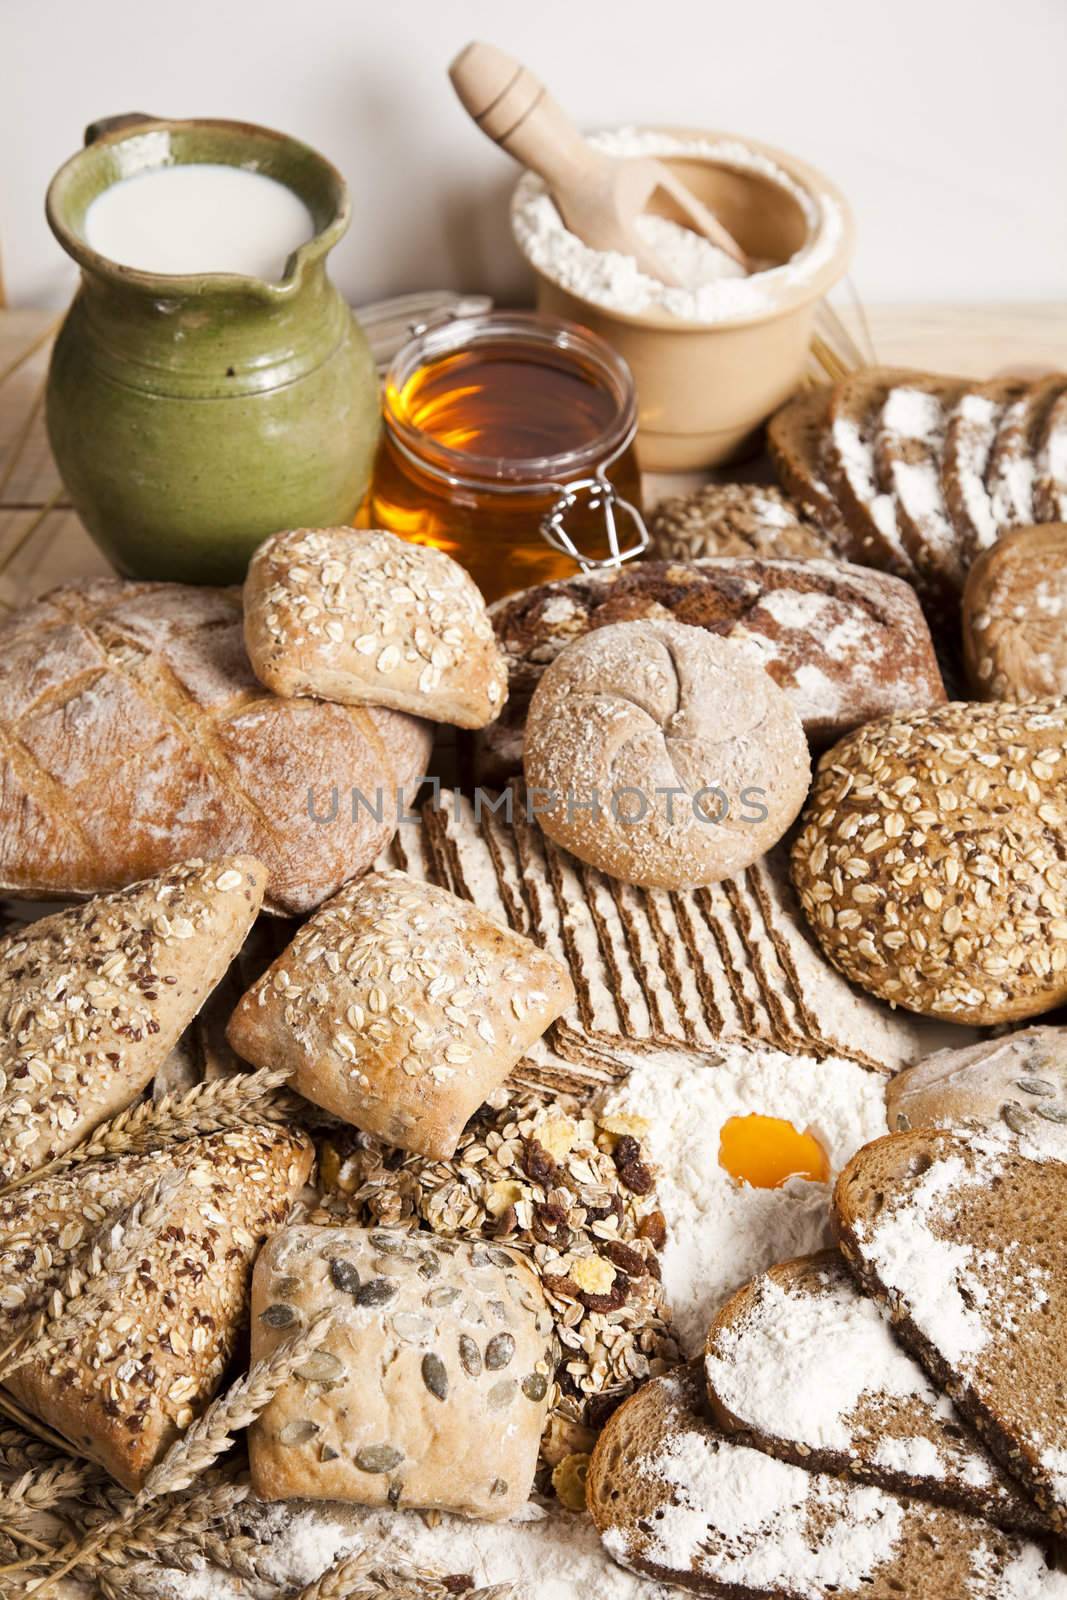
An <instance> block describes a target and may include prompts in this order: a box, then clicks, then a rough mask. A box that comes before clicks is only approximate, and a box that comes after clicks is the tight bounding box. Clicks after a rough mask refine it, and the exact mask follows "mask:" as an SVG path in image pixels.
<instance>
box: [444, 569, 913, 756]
mask: <svg viewBox="0 0 1067 1600" xmlns="http://www.w3.org/2000/svg"><path fill="white" fill-rule="evenodd" d="M492 617H493V626H494V627H495V629H496V632H497V636H498V638H499V641H500V645H501V648H502V650H503V652H504V655H505V658H506V660H507V665H508V677H509V680H510V692H509V696H508V703H507V705H506V706H505V707H504V710H503V712H502V713H501V715H500V717H499V718H498V719H497V721H496V722H494V723H492V724H491V725H490V726H489V727H488V728H485V729H484V730H482V731H481V732H480V733H479V734H478V735H477V737H476V740H475V751H476V756H475V761H476V777H477V779H478V781H479V782H481V783H486V784H500V783H503V782H504V781H505V780H506V779H507V778H509V777H512V776H513V775H514V774H515V773H516V772H518V771H519V770H520V769H521V765H522V743H523V728H524V726H525V722H526V716H527V713H528V710H529V704H530V697H531V695H532V694H533V691H534V689H535V688H536V686H537V684H538V682H539V681H540V678H541V676H542V674H543V673H544V671H545V668H546V667H547V666H548V665H549V663H550V662H551V661H554V660H555V658H556V656H558V655H559V653H560V651H561V650H564V649H566V647H567V646H568V645H569V644H573V643H574V641H575V640H576V639H579V638H581V637H582V636H583V635H585V634H587V633H591V632H593V631H594V630H595V629H597V628H603V627H606V626H608V625H610V624H611V623H616V622H638V621H642V620H644V619H646V618H647V619H649V620H652V621H655V620H669V619H671V618H673V619H674V620H675V621H677V622H684V623H687V624H688V625H689V626H690V627H698V628H704V629H706V630H707V631H708V632H709V633H714V634H718V635H720V636H722V637H723V638H728V639H735V638H741V639H747V640H750V641H751V643H752V644H753V646H754V647H755V649H756V650H757V651H758V654H759V657H760V659H761V660H762V662H763V665H764V666H765V667H766V669H767V671H768V672H769V673H770V675H771V677H772V678H773V679H774V681H775V683H777V684H778V686H779V688H780V689H783V690H784V691H785V693H786V694H787V695H788V696H789V699H790V700H791V701H792V703H793V706H794V707H795V709H796V710H797V712H798V713H799V715H800V718H801V721H802V722H803V724H804V731H805V733H806V734H807V736H808V739H809V740H810V741H811V743H812V745H813V746H816V747H822V746H824V745H826V744H832V743H833V741H834V740H835V739H839V738H840V737H841V736H842V734H844V733H847V732H848V731H849V729H850V728H854V727H856V726H857V724H859V723H861V722H870V721H872V720H873V719H874V718H875V717H881V716H887V715H888V714H889V713H890V712H891V711H904V710H913V709H917V708H918V707H919V706H923V705H937V704H939V703H940V702H941V701H942V700H943V698H944V687H943V685H942V683H941V675H940V672H939V671H938V667H937V661H936V658H935V655H934V649H933V644H932V641H931V639H930V633H929V629H928V628H927V625H926V622H925V619H924V618H923V614H922V611H921V609H920V607H919V603H918V601H917V600H916V598H915V593H914V590H913V589H912V588H911V587H910V585H908V584H906V583H902V582H901V581H900V580H899V579H897V578H893V577H890V576H889V575H888V574H885V573H878V572H874V571H872V570H871V569H870V568H869V567H857V566H853V565H850V564H849V563H846V562H844V561H833V562H829V561H815V560H806V561H799V560H784V559H769V558H760V559H749V558H744V557H729V556H727V557H722V558H714V559H711V558H709V559H707V560H701V561H685V562H683V561H640V562H637V563H635V564H633V565H631V566H628V567H622V568H619V569H616V570H615V571H613V572H595V573H582V574H579V575H578V576H577V577H574V578H563V579H560V580H558V581H557V582H555V583H546V584H541V585H540V586H539V587H537V588H535V589H526V590H523V591H522V592H521V593H520V594H515V595H509V596H507V597H506V598H505V599H503V600H499V601H497V602H496V604H495V605H494V606H493V607H492Z"/></svg>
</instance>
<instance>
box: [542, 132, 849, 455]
mask: <svg viewBox="0 0 1067 1600" xmlns="http://www.w3.org/2000/svg"><path fill="white" fill-rule="evenodd" d="M652 131H653V132H654V133H655V134H662V135H664V136H665V137H666V138H667V139H669V140H677V141H679V142H683V141H684V142H685V143H686V144H693V145H699V146H700V147H702V148H705V149H706V148H708V147H711V148H712V149H713V150H714V151H715V153H714V154H698V153H692V154H684V153H683V154H678V153H674V152H670V153H668V152H666V151H663V150H656V151H654V152H650V153H655V154H656V155H658V156H659V159H660V160H663V161H665V162H666V163H667V165H668V166H669V167H671V168H672V170H673V171H674V172H676V173H677V174H678V176H679V177H680V178H681V179H682V181H683V182H684V183H685V184H686V185H687V186H688V187H689V188H690V189H692V190H693V192H694V193H695V194H696V195H698V196H699V198H700V199H701V200H703V201H704V202H705V203H706V204H707V205H708V206H710V207H711V209H712V211H714V212H715V214H716V215H717V216H718V217H719V218H720V220H721V221H722V222H723V223H724V224H725V225H726V227H727V229H728V230H729V232H730V233H732V234H733V236H734V238H735V239H736V240H737V241H738V243H739V244H740V245H741V246H742V247H743V248H744V249H745V250H746V252H747V253H748V254H749V256H750V257H753V258H755V259H757V260H763V261H772V262H778V263H781V265H780V266H779V267H777V268H776V269H774V270H769V271H765V272H762V273H760V274H759V276H758V278H753V279H750V280H749V282H748V284H746V285H740V286H737V287H740V288H741V289H743V290H744V291H745V292H744V294H743V295H740V296H739V295H738V294H737V293H736V287H735V285H733V284H730V285H728V286H727V294H726V295H725V296H724V297H723V314H722V315H721V316H720V318H719V320H716V321H713V322H708V321H701V322H697V321H687V320H683V319H682V318H679V317H676V316H673V315H671V314H670V313H669V312H667V311H666V310H663V309H661V308H659V307H657V308H656V309H648V310H644V311H641V312H626V311H620V310H617V309H614V308H611V307H609V306H606V305H603V304H598V303H597V300H596V299H593V298H586V297H583V296H582V295H579V294H576V293H575V292H574V291H573V290H572V289H569V288H567V287H565V286H564V284H563V283H561V282H559V281H557V280H556V278H554V277H553V276H551V275H550V273H549V271H548V270H546V268H545V265H544V264H543V263H542V264H541V265H539V264H538V263H537V262H535V261H532V260H531V265H532V266H533V268H534V272H535V274H536V278H537V305H538V309H539V310H541V311H544V312H546V313H549V314H550V315H552V316H555V317H565V318H567V319H569V320H570V321H572V322H578V323H583V324H584V325H585V326H586V327H588V328H592V329H593V330H594V331H595V332H596V333H599V334H600V336H601V337H602V338H604V339H606V340H607V341H608V343H609V344H611V345H613V346H614V348H615V349H616V350H617V351H618V353H619V354H620V355H621V356H622V357H623V358H624V360H625V361H626V362H627V364H628V366H629V367H630V369H631V371H632V372H633V375H634V379H635V382H636V384H637V397H638V433H637V451H638V457H639V459H640V462H641V465H642V467H643V468H644V469H645V470H646V471H656V472H682V471H691V470H698V469H700V468H704V467H712V466H717V465H719V464H721V463H723V462H726V461H730V460H732V459H736V458H737V457H739V456H742V455H744V454H745V453H746V452H747V451H749V450H750V449H751V448H752V446H753V444H754V442H755V439H756V437H757V435H758V430H759V428H760V427H761V425H762V424H763V423H764V422H765V421H766V419H767V418H768V417H769V416H770V415H771V413H772V412H773V411H774V410H775V409H776V408H777V407H778V406H779V405H780V404H781V403H782V402H783V401H784V400H786V399H788V397H789V396H790V395H791V394H792V393H793V392H794V391H795V390H796V388H797V387H798V385H799V383H800V382H801V380H802V378H803V376H804V369H805V366H806V364H807V361H808V352H809V348H810V345H811V338H812V329H813V323H814V319H815V312H816V308H817V306H818V303H819V301H820V300H821V299H822V297H823V296H824V295H825V294H827V293H828V292H829V290H830V289H831V288H832V287H833V286H834V284H835V283H837V282H838V280H839V279H840V278H842V277H843V276H844V274H845V273H846V272H847V270H848V266H849V262H850V260H851V256H852V248H853V226H852V218H851V214H850V212H849V209H848V206H847V204H846V202H845V200H844V198H843V196H842V195H841V194H840V192H839V191H838V190H837V189H836V188H835V187H834V186H833V185H832V184H831V183H829V181H828V180H827V179H826V178H824V177H822V175H821V174H820V173H818V172H816V171H815V170H814V168H812V167H809V166H808V165H807V164H806V163H804V162H802V161H798V160H797V159H796V157H795V156H791V155H787V154H786V153H785V152H784V151H782V150H777V149H774V148H773V147H772V146H770V145H764V144H758V143H756V142H755V141H753V140H751V139H745V140H741V139H738V138H736V137H735V136H733V135H729V134H717V133H708V132H706V131H704V130H701V129H696V128H661V129H656V130H652ZM720 151H721V153H719V152H720ZM538 181H539V180H537V179H534V178H532V175H530V174H527V175H526V176H525V177H524V178H523V179H521V180H520V187H519V189H518V190H517V191H516V197H515V201H514V203H513V207H512V217H513V223H514V222H515V221H516V219H517V217H518V213H519V209H520V206H521V203H522V198H523V195H524V194H525V195H526V196H529V194H530V189H529V186H530V184H531V183H537V182H538ZM524 186H525V187H524ZM516 238H517V239H518V242H519V246H520V249H522V250H523V253H524V254H525V255H526V256H527V259H528V260H530V257H531V250H530V248H529V247H528V245H527V244H526V242H525V241H524V238H523V236H522V229H521V227H517V228H516ZM745 302H747V303H745ZM739 305H740V309H738V306H739ZM731 307H733V308H734V309H732V310H731Z"/></svg>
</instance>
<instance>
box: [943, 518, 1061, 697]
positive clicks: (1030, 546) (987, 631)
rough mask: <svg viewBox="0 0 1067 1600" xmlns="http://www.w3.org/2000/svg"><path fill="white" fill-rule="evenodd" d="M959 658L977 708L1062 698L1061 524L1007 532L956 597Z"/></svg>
mask: <svg viewBox="0 0 1067 1600" xmlns="http://www.w3.org/2000/svg"><path fill="white" fill-rule="evenodd" d="M963 655H964V660H965V662H966V666H967V676H968V678H969V679H970V683H971V688H972V690H973V691H974V694H975V697H976V698H977V699H979V700H1015V701H1026V700H1042V699H1046V698H1054V697H1055V696H1059V695H1067V523H1062V522H1050V523H1044V524H1042V525H1039V526H1038V527H1027V528H1014V529H1012V530H1011V531H1010V532H1009V533H1005V534H1004V536H1003V538H1001V539H999V540H998V541H997V543H996V544H995V545H993V546H992V547H991V548H990V549H989V550H985V551H983V552H982V554H981V555H980V556H979V558H978V560H977V561H976V562H975V564H974V566H973V567H972V568H971V571H970V574H969V575H968V578H967V586H966V588H965V589H964V591H963Z"/></svg>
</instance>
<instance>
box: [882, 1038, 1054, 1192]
mask: <svg viewBox="0 0 1067 1600" xmlns="http://www.w3.org/2000/svg"><path fill="white" fill-rule="evenodd" d="M886 1108H887V1110H888V1113H889V1128H890V1132H892V1133H906V1132H907V1131H908V1129H909V1128H968V1127H971V1128H986V1129H989V1130H992V1131H995V1132H997V1133H999V1134H1000V1136H1001V1138H1009V1137H1015V1138H1018V1139H1021V1140H1024V1141H1025V1142H1026V1143H1027V1144H1033V1145H1037V1146H1038V1147H1039V1148H1040V1149H1041V1150H1044V1151H1047V1152H1048V1153H1049V1154H1050V1155H1055V1156H1057V1157H1058V1159H1059V1160H1061V1161H1067V1028H1020V1029H1019V1030H1018V1032H1017V1033H1008V1034H1005V1035H1004V1036H1003V1037H1002V1038H999V1039H982V1040H980V1041H979V1043H977V1044H972V1045H967V1046H965V1047H964V1048H962V1049H959V1050H951V1049H950V1050H936V1051H934V1053H933V1054H932V1055H928V1056H925V1057H924V1058H923V1060H921V1061H917V1062H916V1063H915V1065H914V1066H913V1067H908V1068H907V1069H906V1070H905V1071H904V1072H898V1073H897V1075H896V1077H895V1078H894V1079H893V1080H892V1082H891V1083H890V1084H889V1087H888V1088H887V1090H886Z"/></svg>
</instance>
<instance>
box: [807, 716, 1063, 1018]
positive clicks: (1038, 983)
mask: <svg viewBox="0 0 1067 1600" xmlns="http://www.w3.org/2000/svg"><path fill="white" fill-rule="evenodd" d="M1065 777H1067V703H1065V702H1063V701H1056V700H1041V701H1036V702H1032V703H1030V704H1028V705H1022V706H1016V705H1008V704H1005V703H997V704H994V705H976V704H971V703H960V704H952V705H948V706H942V707H939V708H937V709H935V710H933V711H921V712H917V713H914V714H912V715H906V716H899V717H887V718H885V719H884V720H883V721H882V722H874V723H870V724H868V726H867V727H865V728H861V729H859V730H858V731H857V732H856V733H853V734H849V736H848V737H847V738H846V739H842V740H841V742H840V743H839V744H837V745H835V746H834V748H833V749H832V750H829V751H827V753H826V755H825V756H824V757H823V758H822V761H821V762H820V764H819V768H818V771H817V773H816V776H815V782H814V784H813V786H812V790H811V794H810V795H809V798H808V807H807V811H806V812H805V815H804V818H803V820H802V822H801V826H800V830H799V832H798V833H797V835H796V837H795V840H794V843H793V848H792V857H791V865H792V875H793V883H794V885H795V887H796V889H797V892H798V894H799V896H800V901H801V905H802V906H803V908H804V913H805V915H806V916H807V919H808V922H809V925H810V926H811V928H812V930H813V931H814V934H815V936H816V938H817V939H818V941H819V943H820V944H821V946H822V948H823V952H824V953H825V955H826V956H827V957H828V958H829V960H830V961H832V962H833V963H834V965H835V966H836V967H837V968H838V969H839V970H840V971H841V972H843V973H844V974H845V976H846V977H848V978H850V979H851V980H852V981H853V982H856V983H859V984H861V985H862V986H863V987H864V988H865V989H867V990H869V991H870V992H871V993H873V994H876V995H879V996H880V997H881V998H882V999H883V1000H888V1001H889V1002H890V1004H892V1005H898V1006H906V1007H908V1008H909V1009H910V1010H912V1011H917V1012H920V1013H921V1014H923V1015H925V1016H931V1017H940V1018H942V1019H943V1020H945V1021H949V1022H961V1023H968V1024H971V1025H987V1024H994V1023H998V1022H1011V1021H1017V1020H1020V1019H1022V1018H1025V1017H1034V1016H1039V1015H1041V1014H1042V1013H1043V1012H1046V1011H1051V1010H1053V1009H1054V1008H1055V1007H1056V1006H1057V1005H1060V1004H1062V1003H1063V1001H1064V1000H1065V999H1067V789H1065V782H1064V780H1065Z"/></svg>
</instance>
